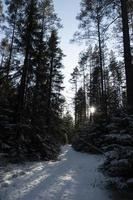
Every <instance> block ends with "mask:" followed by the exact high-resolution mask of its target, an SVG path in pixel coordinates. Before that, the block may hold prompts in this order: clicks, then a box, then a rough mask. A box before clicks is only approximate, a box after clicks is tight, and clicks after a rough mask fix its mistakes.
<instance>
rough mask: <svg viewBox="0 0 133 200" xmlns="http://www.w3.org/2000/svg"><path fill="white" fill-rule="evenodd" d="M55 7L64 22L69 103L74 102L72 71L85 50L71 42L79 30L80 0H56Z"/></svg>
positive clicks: (63, 41)
mask: <svg viewBox="0 0 133 200" xmlns="http://www.w3.org/2000/svg"><path fill="white" fill-rule="evenodd" d="M54 7H55V11H56V13H57V14H58V17H59V18H61V22H62V24H63V29H61V30H60V31H59V37H60V41H61V43H60V47H61V49H62V50H63V53H64V54H65V55H66V56H65V58H64V59H63V64H64V66H65V68H64V70H63V73H64V75H65V79H64V86H65V90H64V92H63V94H64V96H65V97H66V101H67V103H68V104H69V103H71V102H72V100H71V98H72V97H73V92H72V89H71V84H70V83H69V79H70V77H71V76H70V74H71V73H72V71H73V68H74V67H76V65H77V64H78V58H79V53H80V52H81V51H82V50H83V46H79V45H78V44H76V43H73V44H71V43H70V40H71V39H72V38H73V34H74V32H75V31H76V30H78V21H77V20H76V16H77V14H78V13H79V11H80V0H54ZM68 109H69V108H68Z"/></svg>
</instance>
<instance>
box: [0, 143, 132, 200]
mask: <svg viewBox="0 0 133 200" xmlns="http://www.w3.org/2000/svg"><path fill="white" fill-rule="evenodd" d="M103 162H104V157H103V156H101V155H91V154H86V153H80V152H76V151H74V150H73V149H72V148H71V146H69V145H67V146H64V147H63V148H62V153H61V155H60V156H59V159H58V161H56V162H52V161H49V162H33V163H25V164H19V165H17V164H10V165H7V166H5V167H3V166H2V165H1V166H0V184H1V186H0V200H132V199H133V198H132V197H133V196H132V197H131V198H130V196H129V197H128V195H127V194H126V193H125V192H124V193H123V192H118V191H112V190H110V189H109V188H107V187H106V184H107V179H108V178H107V177H105V176H104V175H103V174H102V172H100V171H99V166H100V165H101V164H102V163H103Z"/></svg>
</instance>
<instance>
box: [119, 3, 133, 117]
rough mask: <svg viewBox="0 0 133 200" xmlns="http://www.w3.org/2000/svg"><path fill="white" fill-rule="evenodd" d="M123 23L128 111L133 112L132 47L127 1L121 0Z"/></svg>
mask: <svg viewBox="0 0 133 200" xmlns="http://www.w3.org/2000/svg"><path fill="white" fill-rule="evenodd" d="M121 11H122V25H123V27H122V28H123V44H124V61H125V71H126V85H127V112H128V113H129V114H133V64H132V60H131V47H130V36H129V25H128V12H127V1H126V0H121Z"/></svg>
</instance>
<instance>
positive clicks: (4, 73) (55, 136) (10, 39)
mask: <svg viewBox="0 0 133 200" xmlns="http://www.w3.org/2000/svg"><path fill="white" fill-rule="evenodd" d="M4 9H5V10H4V11H3V12H4V13H5V14H4V15H3V14H2V13H1V15H2V16H3V19H2V20H4V21H2V20H1V30H2V40H1V45H0V50H1V65H0V93H1V94H0V150H1V151H3V152H4V153H7V154H9V155H10V154H11V156H12V157H13V155H14V154H15V155H17V157H19V158H20V157H21V156H23V157H24V158H27V157H28V156H29V157H34V156H35V157H37V156H38V158H41V157H42V158H44V159H49V158H54V157H55V156H56V155H57V154H58V151H59V145H57V143H61V142H62V141H61V139H60V137H59V135H60V124H61V120H62V119H61V116H62V111H63V104H64V97H63V96H62V94H61V91H62V89H63V86H62V83H63V74H62V68H63V65H62V58H63V56H64V55H63V53H62V50H61V49H60V47H59V39H58V29H59V28H60V27H61V25H60V20H59V19H58V17H57V15H56V14H55V12H54V6H53V2H52V0H42V1H37V0H30V1H25V0H22V1H20V0H13V1H8V0H7V1H5V6H4ZM1 12H2V10H1ZM57 126H58V128H57ZM57 141H58V142H57ZM33 155H34V156H33Z"/></svg>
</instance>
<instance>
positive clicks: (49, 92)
mask: <svg viewBox="0 0 133 200" xmlns="http://www.w3.org/2000/svg"><path fill="white" fill-rule="evenodd" d="M53 60H54V58H53V56H52V58H51V62H50V74H49V84H48V103H47V110H48V113H47V131H48V133H49V132H50V126H51V110H50V108H51V95H52V81H53V80H52V75H53Z"/></svg>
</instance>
